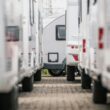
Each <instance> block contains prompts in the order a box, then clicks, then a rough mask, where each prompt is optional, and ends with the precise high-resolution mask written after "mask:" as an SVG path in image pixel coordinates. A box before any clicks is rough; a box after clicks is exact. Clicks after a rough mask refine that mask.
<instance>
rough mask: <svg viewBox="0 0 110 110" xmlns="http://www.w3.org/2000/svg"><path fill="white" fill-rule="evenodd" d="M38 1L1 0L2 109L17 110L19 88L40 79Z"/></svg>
mask: <svg viewBox="0 0 110 110" xmlns="http://www.w3.org/2000/svg"><path fill="white" fill-rule="evenodd" d="M40 4H41V3H40V1H39V2H38V1H37V0H0V27H1V29H0V65H1V67H0V110H17V108H18V89H17V85H18V84H19V83H21V84H22V90H23V91H28V92H30V91H32V89H33V80H35V81H40V80H41V68H42V55H41V54H42V45H41V41H42V37H41V36H42V29H43V28H42V15H41V7H40V6H39V5H40Z"/></svg>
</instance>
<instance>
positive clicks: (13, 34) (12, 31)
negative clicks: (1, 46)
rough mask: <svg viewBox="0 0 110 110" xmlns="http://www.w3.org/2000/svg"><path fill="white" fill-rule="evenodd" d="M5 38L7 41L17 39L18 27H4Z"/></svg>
mask: <svg viewBox="0 0 110 110" xmlns="http://www.w3.org/2000/svg"><path fill="white" fill-rule="evenodd" d="M6 40H7V41H19V27H18V26H7V27H6Z"/></svg>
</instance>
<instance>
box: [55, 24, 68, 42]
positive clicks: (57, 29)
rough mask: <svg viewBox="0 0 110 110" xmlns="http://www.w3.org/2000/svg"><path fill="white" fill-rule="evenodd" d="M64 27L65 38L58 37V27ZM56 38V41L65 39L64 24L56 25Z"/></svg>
mask: <svg viewBox="0 0 110 110" xmlns="http://www.w3.org/2000/svg"><path fill="white" fill-rule="evenodd" d="M59 27H64V28H65V38H64V39H63V38H58V28H59ZM56 40H57V41H65V40H66V25H56Z"/></svg>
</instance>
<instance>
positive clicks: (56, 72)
mask: <svg viewBox="0 0 110 110" xmlns="http://www.w3.org/2000/svg"><path fill="white" fill-rule="evenodd" d="M49 73H50V75H51V76H56V77H57V76H62V75H63V70H58V69H54V70H52V69H49Z"/></svg>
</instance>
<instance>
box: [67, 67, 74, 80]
mask: <svg viewBox="0 0 110 110" xmlns="http://www.w3.org/2000/svg"><path fill="white" fill-rule="evenodd" d="M75 72H76V67H74V66H67V81H74V80H75Z"/></svg>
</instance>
